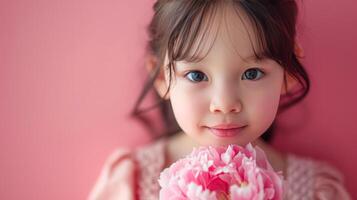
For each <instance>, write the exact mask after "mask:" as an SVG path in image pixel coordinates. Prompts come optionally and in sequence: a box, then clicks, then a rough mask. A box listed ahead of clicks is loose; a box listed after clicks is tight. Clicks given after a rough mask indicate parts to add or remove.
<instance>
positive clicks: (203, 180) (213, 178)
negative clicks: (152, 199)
mask: <svg viewBox="0 0 357 200" xmlns="http://www.w3.org/2000/svg"><path fill="white" fill-rule="evenodd" d="M158 181H159V184H160V186H161V190H160V199H161V200H186V199H190V200H223V199H226V200H238V199H239V200H253V199H254V200H260V199H262V200H265V199H273V200H279V199H282V198H283V181H284V180H283V175H282V171H279V172H275V171H274V169H273V168H272V166H271V165H270V163H269V162H268V160H267V158H266V155H265V153H264V151H263V150H262V149H260V148H259V147H255V148H254V147H253V146H252V145H251V144H250V143H249V144H247V145H246V146H245V147H241V146H238V145H233V144H232V145H229V146H228V147H223V146H220V147H212V146H208V147H199V148H195V149H194V150H193V151H192V152H191V154H189V155H188V156H186V157H185V158H183V159H180V160H178V161H177V162H175V163H173V164H172V165H171V166H170V167H168V168H166V169H164V170H163V171H162V172H161V174H160V178H159V180H158Z"/></svg>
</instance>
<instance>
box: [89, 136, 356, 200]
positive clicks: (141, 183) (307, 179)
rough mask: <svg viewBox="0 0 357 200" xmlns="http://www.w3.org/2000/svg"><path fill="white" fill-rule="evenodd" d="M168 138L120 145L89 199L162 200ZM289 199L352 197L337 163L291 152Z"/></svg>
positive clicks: (103, 169) (287, 194)
mask: <svg viewBox="0 0 357 200" xmlns="http://www.w3.org/2000/svg"><path fill="white" fill-rule="evenodd" d="M166 142H167V139H160V140H157V141H155V142H153V143H151V144H150V145H146V146H143V147H140V148H137V149H136V150H134V151H131V150H130V149H124V148H119V149H117V150H115V151H114V152H113V153H112V154H111V155H110V156H109V157H108V159H107V160H106V162H105V163H104V166H103V168H102V171H101V174H100V176H99V178H98V180H97V182H96V183H95V185H94V187H93V189H92V191H91V192H90V194H89V196H88V200H158V199H159V190H160V186H159V184H158V181H157V180H158V178H159V176H160V172H161V171H162V170H163V168H164V166H165V158H166V152H165V150H166V144H167V143H166ZM287 163H288V165H287V176H286V177H285V180H286V182H287V185H288V187H287V190H286V191H284V194H285V195H284V199H289V200H295V199H296V200H297V199H299V200H301V199H303V200H310V199H313V200H315V199H321V200H330V199H334V200H337V199H338V200H349V199H351V197H350V195H349V194H348V192H347V191H346V189H345V187H344V180H343V175H342V174H341V173H340V172H339V171H338V170H337V169H336V168H334V167H332V166H330V165H328V164H327V163H323V162H321V161H315V160H312V159H310V158H302V157H298V156H296V155H294V154H288V156H287Z"/></svg>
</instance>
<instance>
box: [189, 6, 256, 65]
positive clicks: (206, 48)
mask: <svg viewBox="0 0 357 200" xmlns="http://www.w3.org/2000/svg"><path fill="white" fill-rule="evenodd" d="M222 5H223V6H221V7H219V8H218V9H217V10H216V11H217V12H216V13H215V14H214V15H213V18H212V20H204V21H203V23H205V24H204V25H203V26H208V28H207V29H206V32H204V31H200V32H199V36H198V38H199V39H197V40H195V43H194V44H193V46H192V47H193V48H192V49H193V50H194V51H192V52H199V54H200V55H201V54H202V55H204V56H200V57H204V58H203V60H202V62H211V61H212V62H214V61H215V60H216V59H217V58H222V59H229V60H235V61H236V62H240V61H243V60H244V61H247V59H255V56H254V52H255V51H256V52H257V53H260V52H259V48H258V41H257V36H256V34H255V32H254V27H253V26H252V23H251V21H250V19H249V17H248V16H247V14H246V13H245V12H244V11H243V10H242V9H240V8H239V7H237V6H233V5H230V4H222ZM203 29H205V28H203Z"/></svg>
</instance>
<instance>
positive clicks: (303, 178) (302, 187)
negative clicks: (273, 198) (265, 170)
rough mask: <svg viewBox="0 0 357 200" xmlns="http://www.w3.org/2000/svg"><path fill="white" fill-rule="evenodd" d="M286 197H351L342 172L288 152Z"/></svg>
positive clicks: (328, 165) (320, 162)
mask: <svg viewBox="0 0 357 200" xmlns="http://www.w3.org/2000/svg"><path fill="white" fill-rule="evenodd" d="M286 159H287V178H286V184H287V188H288V189H286V194H285V195H287V199H294V198H299V197H302V196H304V197H307V199H346V200H349V199H351V197H350V195H349V193H348V192H347V190H346V188H345V185H344V184H345V181H344V176H343V174H342V173H341V172H340V171H339V170H338V169H337V168H336V167H334V166H332V165H331V164H329V163H327V162H324V161H321V160H315V159H312V158H310V157H303V156H298V155H295V154H292V153H288V154H287V156H286Z"/></svg>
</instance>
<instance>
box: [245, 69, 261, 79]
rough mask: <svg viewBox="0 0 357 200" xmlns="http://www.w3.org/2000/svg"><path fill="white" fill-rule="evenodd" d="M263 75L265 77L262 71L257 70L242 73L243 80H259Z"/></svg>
mask: <svg viewBox="0 0 357 200" xmlns="http://www.w3.org/2000/svg"><path fill="white" fill-rule="evenodd" d="M259 73H260V75H259ZM264 75H265V73H264V72H263V71H262V70H260V69H258V68H250V69H248V70H247V71H245V72H244V73H243V79H248V80H254V79H255V80H259V79H260V78H261V77H262V76H264ZM244 77H245V78H244ZM257 77H258V78H257Z"/></svg>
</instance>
